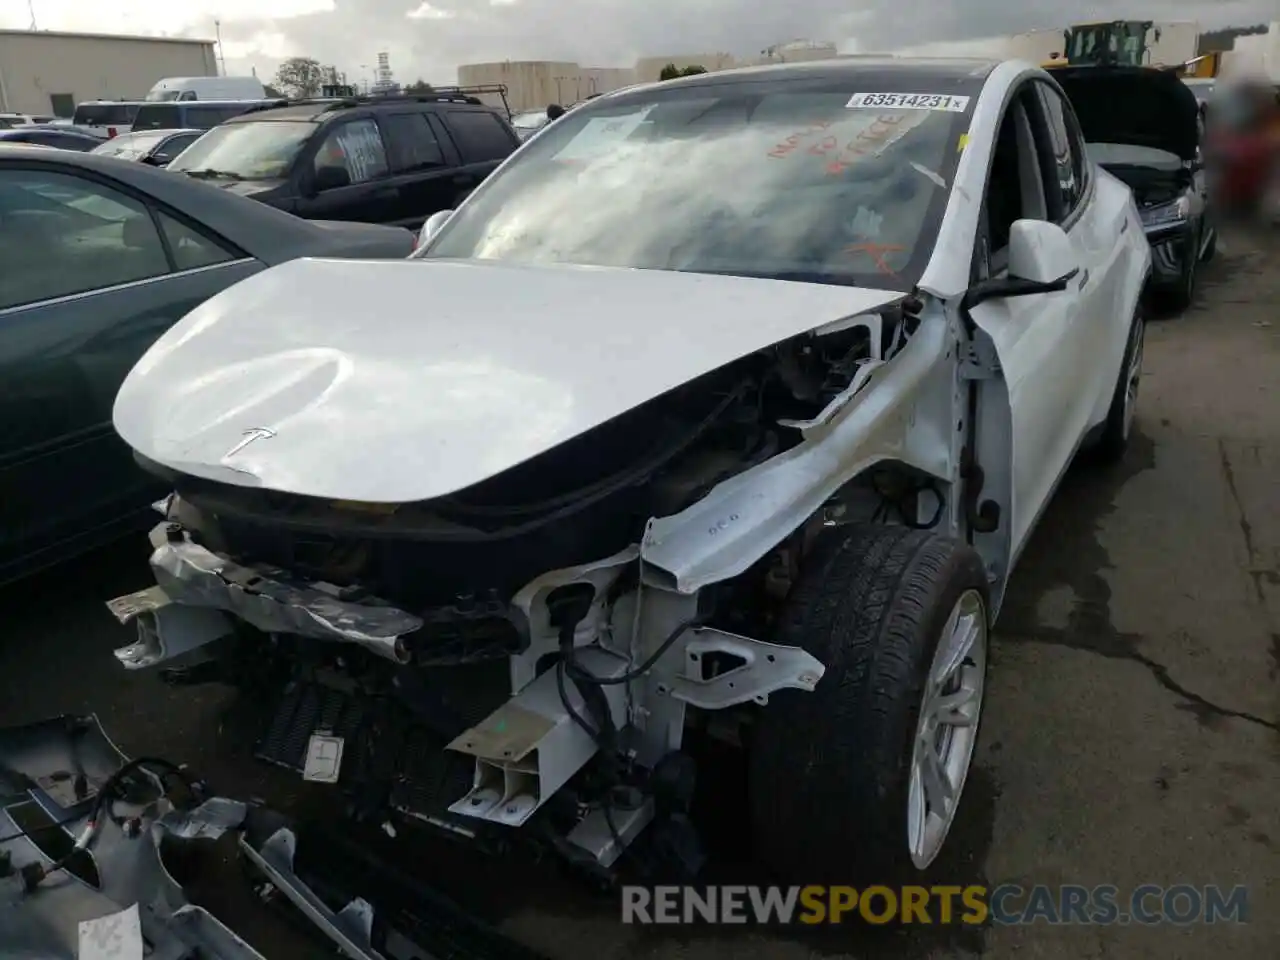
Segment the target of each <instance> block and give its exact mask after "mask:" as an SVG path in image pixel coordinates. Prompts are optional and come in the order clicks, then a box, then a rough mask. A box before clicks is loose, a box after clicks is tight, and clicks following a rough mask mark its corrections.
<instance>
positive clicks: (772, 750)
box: [749, 525, 989, 883]
mask: <svg viewBox="0 0 1280 960" xmlns="http://www.w3.org/2000/svg"><path fill="white" fill-rule="evenodd" d="M988 609H989V593H988V585H987V576H986V571H985V570H984V568H983V564H982V561H981V559H980V558H979V556H978V554H977V553H976V552H975V551H974V550H973V549H972V548H971V547H968V546H966V545H964V544H962V543H959V542H957V541H955V540H951V539H948V538H945V537H940V536H937V535H936V534H933V533H929V532H926V531H919V530H910V529H907V528H904V527H885V526H878V525H875V526H870V525H869V526H857V527H846V528H839V527H837V528H832V529H831V530H829V531H827V532H826V533H825V534H824V536H823V538H822V539H821V540H820V541H819V543H818V545H817V546H815V548H814V551H813V552H812V553H811V554H810V556H809V558H808V560H807V561H806V564H805V570H804V572H803V574H802V576H801V578H800V581H799V583H798V584H797V586H796V587H795V589H794V591H793V593H792V595H791V597H790V599H789V601H788V609H787V612H786V615H785V617H784V620H783V626H782V629H781V631H780V633H781V636H780V641H779V642H782V643H787V644H794V645H798V646H801V647H803V648H804V649H806V650H807V651H809V652H810V653H812V654H813V655H814V656H816V657H817V658H818V659H819V660H821V661H822V662H823V664H825V666H826V673H825V675H824V676H823V678H822V680H821V681H820V682H819V683H818V686H817V688H816V689H815V690H814V691H813V692H812V693H801V692H797V691H792V690H784V691H780V692H778V693H776V694H773V695H772V697H771V702H770V703H769V705H768V706H767V707H765V708H763V710H762V711H761V713H760V715H759V716H758V722H757V724H756V730H755V736H754V738H753V740H752V743H751V746H750V758H749V784H750V798H749V799H750V808H751V818H752V834H753V841H754V846H755V849H756V853H757V855H758V856H759V857H760V859H762V860H763V861H764V862H765V863H766V864H767V865H768V866H770V867H772V868H773V869H774V870H775V871H777V872H778V873H779V874H781V875H783V876H784V877H786V878H787V879H789V880H793V881H795V882H806V883H813V882H820V881H821V880H829V881H832V882H846V883H847V882H849V880H850V878H852V877H854V876H855V875H858V876H861V875H865V876H868V877H870V878H873V879H875V880H876V882H881V883H883V882H885V879H886V878H887V877H889V876H899V875H902V876H907V875H910V874H912V873H914V872H916V871H920V870H924V869H925V868H927V867H928V866H929V865H930V864H931V863H933V861H934V860H935V858H936V857H937V856H938V854H939V852H940V851H941V850H942V847H943V843H944V841H945V840H946V838H947V835H948V833H949V832H950V830H951V826H952V824H953V823H954V822H955V819H956V813H957V810H958V809H959V804H960V797H961V793H962V792H963V790H964V785H965V781H966V779H967V778H968V775H969V767H970V764H971V762H972V759H973V753H974V747H975V745H976V743H977V736H978V721H979V719H980V717H981V713H982V703H983V694H984V692H985V682H986V669H987V658H988V637H989V633H988V630H989V622H988V621H989V615H988Z"/></svg>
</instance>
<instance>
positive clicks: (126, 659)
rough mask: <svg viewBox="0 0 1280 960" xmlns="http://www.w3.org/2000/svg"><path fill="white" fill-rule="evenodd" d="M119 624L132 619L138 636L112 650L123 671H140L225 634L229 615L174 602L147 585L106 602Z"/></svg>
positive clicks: (157, 589)
mask: <svg viewBox="0 0 1280 960" xmlns="http://www.w3.org/2000/svg"><path fill="white" fill-rule="evenodd" d="M107 608H108V609H109V610H110V611H111V612H112V614H114V615H115V618H116V619H117V620H119V621H120V622H121V623H122V624H128V623H129V622H131V621H132V622H134V623H135V624H136V625H137V629H138V639H137V640H135V641H134V642H133V643H131V644H129V645H128V646H124V647H120V648H118V649H117V650H116V651H115V655H116V659H117V660H119V661H120V664H121V666H123V667H124V668H125V669H126V670H142V669H145V668H146V667H152V666H155V665H156V664H157V663H163V662H164V661H166V660H172V659H174V658H175V657H180V656H182V655H183V654H186V653H190V652H191V651H192V650H197V649H199V648H200V647H203V646H206V645H207V644H210V643H213V642H214V641H215V640H221V639H222V638H223V637H228V636H230V635H231V634H232V632H233V629H234V627H233V625H232V622H231V618H230V617H228V616H227V615H226V614H225V613H223V612H222V611H221V610H211V609H209V608H208V607H188V606H184V605H182V604H179V603H174V602H173V601H172V600H170V599H169V597H168V595H167V594H165V592H164V590H162V589H161V588H160V587H148V588H147V589H146V590H139V591H137V592H136V593H130V594H128V595H126V596H123V597H117V598H116V599H114V600H109V601H107Z"/></svg>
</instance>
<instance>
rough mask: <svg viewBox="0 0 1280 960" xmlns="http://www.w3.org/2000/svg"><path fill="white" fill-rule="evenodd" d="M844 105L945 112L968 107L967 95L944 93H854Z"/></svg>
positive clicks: (954, 111)
mask: <svg viewBox="0 0 1280 960" xmlns="http://www.w3.org/2000/svg"><path fill="white" fill-rule="evenodd" d="M845 106H846V107H848V108H850V109H852V108H855V107H874V108H875V109H877V110H941V111H944V112H946V113H964V111H965V110H967V109H968V108H969V98H968V97H953V96H951V95H950V94H946V93H855V94H854V95H853V96H852V97H850V98H849V102H848V103H846V104H845Z"/></svg>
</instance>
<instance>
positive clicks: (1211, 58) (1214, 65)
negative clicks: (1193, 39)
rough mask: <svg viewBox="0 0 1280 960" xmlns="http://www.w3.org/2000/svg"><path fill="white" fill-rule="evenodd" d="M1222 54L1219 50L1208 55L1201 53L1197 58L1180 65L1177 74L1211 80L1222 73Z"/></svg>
mask: <svg viewBox="0 0 1280 960" xmlns="http://www.w3.org/2000/svg"><path fill="white" fill-rule="evenodd" d="M1222 53H1223V51H1221V50H1214V51H1212V52H1210V53H1202V54H1201V55H1200V56H1198V57H1193V58H1192V59H1190V60H1188V61H1187V62H1186V63H1184V64H1183V65H1182V69H1181V70H1180V71H1179V74H1180V75H1181V76H1183V77H1199V78H1202V79H1205V80H1209V79H1212V78H1214V77H1216V76H1217V75H1218V74H1219V73H1221V72H1222Z"/></svg>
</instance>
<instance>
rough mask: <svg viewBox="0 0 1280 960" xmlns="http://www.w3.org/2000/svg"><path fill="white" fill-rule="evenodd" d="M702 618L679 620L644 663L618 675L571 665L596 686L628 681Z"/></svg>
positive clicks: (657, 659) (641, 671) (643, 671)
mask: <svg viewBox="0 0 1280 960" xmlns="http://www.w3.org/2000/svg"><path fill="white" fill-rule="evenodd" d="M702 619H703V618H702V617H701V616H692V617H690V618H689V619H687V620H683V621H681V622H680V623H679V624H677V626H676V628H675V629H674V630H672V631H671V632H670V633H669V634H667V637H666V639H665V640H663V641H662V643H660V644H658V649H656V650H654V651H653V653H652V654H650V655H649V659H647V660H645V661H644V663H642V664H640V666H638V667H636V668H634V669H632V670H628V671H627V672H626V673H624V674H620V675H619V676H616V677H597V676H596V675H595V674H592V673H588V672H587V671H586V670H583V669H582V668H581V667H576V665H571V666H574V667H575V669H576V670H577V671H578V672H580V673H581V674H582V677H581V679H582V680H585V681H586V682H587V683H593V684H595V685H596V686H598V687H610V686H616V685H617V684H619V683H630V682H631V681H632V680H635V679H637V678H639V677H642V676H644V675H645V674H646V673H648V672H649V670H650V669H651V668H652V667H653V665H654V664H655V663H657V662H658V661H659V660H660V659H662V655H663V654H664V653H666V652H667V651H668V650H670V649H671V647H672V645H673V644H674V643H675V642H676V641H677V640H679V639H680V637H681V636H683V634H684V632H685V631H686V630H688V629H689V628H690V627H693V626H696V625H698V624H699V623H701V622H702ZM570 676H572V677H573V679H575V680H577V679H579V678H578V676H577V675H576V674H572V673H571V674H570Z"/></svg>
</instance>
